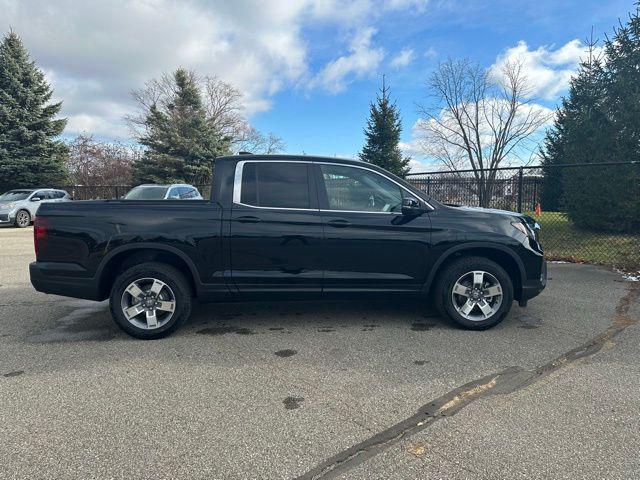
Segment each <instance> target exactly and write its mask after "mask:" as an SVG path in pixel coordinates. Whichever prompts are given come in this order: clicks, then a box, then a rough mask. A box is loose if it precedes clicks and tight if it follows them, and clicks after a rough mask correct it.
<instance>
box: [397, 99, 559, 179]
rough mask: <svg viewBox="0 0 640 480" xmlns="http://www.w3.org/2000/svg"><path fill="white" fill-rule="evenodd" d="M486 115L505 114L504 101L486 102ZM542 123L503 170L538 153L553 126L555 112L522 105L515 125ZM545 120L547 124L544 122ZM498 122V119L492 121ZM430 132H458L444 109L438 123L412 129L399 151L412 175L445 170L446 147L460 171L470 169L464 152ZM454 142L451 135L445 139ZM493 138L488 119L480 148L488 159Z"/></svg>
mask: <svg viewBox="0 0 640 480" xmlns="http://www.w3.org/2000/svg"><path fill="white" fill-rule="evenodd" d="M486 102H487V103H488V106H487V107H486V110H487V111H491V112H503V113H504V112H506V111H507V110H508V108H509V107H508V105H506V104H504V103H505V102H504V100H498V99H487V100H486ZM533 118H536V119H539V120H540V122H541V123H540V124H539V125H538V128H537V129H535V130H533V129H532V131H531V134H530V136H529V137H528V139H525V140H524V141H522V142H521V143H520V144H519V145H518V146H517V147H516V148H514V149H513V150H512V151H511V153H510V155H509V156H508V158H506V159H505V160H504V162H505V163H504V164H503V165H502V166H507V165H509V164H518V163H521V162H522V160H527V159H528V156H529V155H530V154H531V153H533V152H534V151H535V150H536V145H537V142H538V141H539V140H540V138H539V137H540V135H541V134H542V133H544V131H545V130H546V129H547V128H548V127H549V126H550V125H551V124H552V123H553V118H554V111H553V110H552V109H550V108H548V107H546V106H544V105H540V104H538V103H527V104H522V105H521V106H520V108H519V109H518V112H517V114H516V116H515V119H514V125H524V124H526V122H528V121H529V120H530V119H533ZM542 120H544V122H542ZM493 121H495V119H494V120H493ZM431 130H440V131H442V132H445V133H447V132H450V131H458V126H457V122H456V121H455V120H454V119H453V117H452V114H451V112H450V111H449V110H447V109H443V110H442V111H441V112H440V115H439V118H438V122H436V121H435V120H434V119H424V118H419V119H418V120H416V122H415V123H414V124H413V125H412V127H411V138H410V139H409V140H408V141H406V142H401V143H400V149H401V150H402V151H403V153H404V154H405V155H410V156H412V157H413V159H414V161H413V162H412V163H411V168H412V171H414V172H415V171H425V170H437V169H440V168H443V164H442V163H440V162H439V161H438V156H439V153H440V151H441V149H442V148H443V146H445V147H446V148H447V152H448V153H449V156H450V158H454V159H459V160H458V162H457V163H459V165H458V166H459V168H470V167H471V166H470V164H469V163H468V161H467V160H466V153H465V152H464V151H462V150H461V149H459V150H456V149H455V148H454V147H452V146H451V144H443V143H442V141H441V140H439V137H438V136H434V135H433V134H432V133H431ZM444 136H446V137H449V138H452V139H453V137H451V136H450V135H449V134H448V133H447V134H446V135H444ZM494 141H495V140H494V134H493V131H492V129H491V126H490V124H489V122H488V121H487V120H486V119H485V120H484V121H481V123H480V147H481V149H482V151H483V152H484V154H485V156H486V155H487V154H488V153H489V152H490V150H491V148H492V147H493V145H494Z"/></svg>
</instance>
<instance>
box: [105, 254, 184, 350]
mask: <svg viewBox="0 0 640 480" xmlns="http://www.w3.org/2000/svg"><path fill="white" fill-rule="evenodd" d="M191 303H192V294H191V288H190V286H189V282H188V281H187V279H186V278H185V277H184V275H183V274H182V272H180V271H179V270H178V269H176V268H174V267H172V266H171V265H166V264H164V263H157V262H148V263H142V264H139V265H134V266H133V267H131V268H129V269H127V270H125V271H124V272H122V273H121V274H120V275H119V276H118V277H117V278H116V280H115V282H114V283H113V287H112V289H111V296H110V298H109V304H110V307H111V315H112V316H113V319H114V320H115V322H116V323H117V324H118V326H119V327H120V328H121V329H122V330H124V331H125V332H127V333H128V334H129V335H131V336H133V337H136V338H140V339H143V340H153V339H157V338H162V337H166V336H167V335H169V334H171V333H172V332H174V331H175V330H176V329H177V328H178V327H179V326H180V325H181V324H182V323H183V322H184V321H185V320H186V319H187V318H189V316H190V315H191Z"/></svg>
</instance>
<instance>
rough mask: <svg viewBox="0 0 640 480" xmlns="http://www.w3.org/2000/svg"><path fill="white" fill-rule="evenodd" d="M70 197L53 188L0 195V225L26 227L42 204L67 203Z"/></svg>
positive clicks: (19, 190) (31, 189)
mask: <svg viewBox="0 0 640 480" xmlns="http://www.w3.org/2000/svg"><path fill="white" fill-rule="evenodd" d="M69 200H71V197H70V196H69V194H68V193H67V192H65V191H64V190H56V189H53V188H37V189H34V188H19V189H15V190H9V191H8V192H6V193H3V194H2V195H0V225H5V224H14V225H15V226H16V227H18V228H25V227H28V226H29V224H30V223H31V222H32V221H33V219H34V218H35V216H36V212H37V211H38V208H39V207H40V204H42V203H48V202H68V201H69Z"/></svg>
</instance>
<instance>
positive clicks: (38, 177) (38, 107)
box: [0, 32, 67, 191]
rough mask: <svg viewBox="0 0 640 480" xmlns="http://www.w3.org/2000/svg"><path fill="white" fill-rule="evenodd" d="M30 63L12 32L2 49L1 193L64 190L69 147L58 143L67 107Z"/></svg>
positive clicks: (23, 48) (0, 109)
mask: <svg viewBox="0 0 640 480" xmlns="http://www.w3.org/2000/svg"><path fill="white" fill-rule="evenodd" d="M52 95H53V90H52V89H51V86H50V85H49V84H48V83H47V81H46V80H45V77H44V74H43V73H42V72H41V71H40V70H39V69H38V67H37V66H36V64H35V62H34V61H32V60H31V59H30V57H29V53H28V52H27V50H26V49H25V47H24V45H23V44H22V41H21V40H20V37H18V35H17V34H15V33H14V32H9V33H8V34H7V35H6V36H5V37H4V38H3V40H2V43H1V44H0V190H3V191H4V190H6V189H9V188H16V187H29V186H45V185H62V184H64V183H65V181H66V173H65V170H64V165H63V161H64V158H65V157H66V154H67V148H66V146H65V144H64V143H63V142H62V141H60V140H57V139H56V137H57V136H58V135H60V134H61V133H62V131H63V130H64V127H65V125H66V123H67V120H66V119H56V118H55V117H56V115H57V114H58V113H59V112H60V108H61V107H62V102H57V103H49V101H50V100H51V97H52Z"/></svg>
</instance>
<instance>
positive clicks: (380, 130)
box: [359, 77, 411, 177]
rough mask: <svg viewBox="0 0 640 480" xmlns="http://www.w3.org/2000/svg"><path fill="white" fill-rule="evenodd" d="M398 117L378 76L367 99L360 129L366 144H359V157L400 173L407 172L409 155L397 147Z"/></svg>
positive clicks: (387, 89) (404, 173) (399, 127)
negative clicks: (374, 89) (371, 98)
mask: <svg viewBox="0 0 640 480" xmlns="http://www.w3.org/2000/svg"><path fill="white" fill-rule="evenodd" d="M401 132H402V121H401V120H400V112H399V111H398V109H397V107H396V105H395V103H392V102H391V99H390V97H389V87H387V86H386V85H385V83H384V77H383V80H382V88H381V89H380V93H379V94H378V95H377V96H376V102H375V103H373V102H372V103H371V106H370V109H369V119H368V120H367V126H366V128H365V129H364V135H365V138H366V144H365V146H364V147H363V148H362V152H360V154H359V157H360V160H363V161H365V162H369V163H373V164H374V165H378V166H379V167H382V168H384V169H386V170H388V171H390V172H391V173H394V174H396V175H398V176H400V177H403V176H404V175H406V174H407V173H409V162H410V161H411V158H410V157H405V156H403V155H402V152H401V151H400V147H399V146H398V143H399V142H400V133H401Z"/></svg>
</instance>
